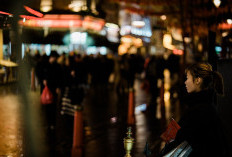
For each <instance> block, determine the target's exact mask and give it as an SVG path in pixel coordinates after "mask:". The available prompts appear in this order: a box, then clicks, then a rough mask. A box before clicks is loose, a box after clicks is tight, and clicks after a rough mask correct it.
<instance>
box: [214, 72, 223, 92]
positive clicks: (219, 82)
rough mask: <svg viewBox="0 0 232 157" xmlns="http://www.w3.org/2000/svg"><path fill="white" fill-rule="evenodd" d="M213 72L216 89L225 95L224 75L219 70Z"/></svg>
mask: <svg viewBox="0 0 232 157" xmlns="http://www.w3.org/2000/svg"><path fill="white" fill-rule="evenodd" d="M212 73H213V86H214V89H215V90H216V92H217V93H218V94H221V95H223V94H224V83H223V78H222V75H221V74H220V73H219V72H217V71H214V72H212Z"/></svg>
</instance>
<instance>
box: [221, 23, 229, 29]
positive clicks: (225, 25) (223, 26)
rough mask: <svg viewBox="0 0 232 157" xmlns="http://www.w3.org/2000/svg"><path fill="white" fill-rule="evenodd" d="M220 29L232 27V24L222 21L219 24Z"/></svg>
mask: <svg viewBox="0 0 232 157" xmlns="http://www.w3.org/2000/svg"><path fill="white" fill-rule="evenodd" d="M218 28H219V29H232V24H228V23H221V24H219V25H218Z"/></svg>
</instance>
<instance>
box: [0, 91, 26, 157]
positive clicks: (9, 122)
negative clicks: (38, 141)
mask: <svg viewBox="0 0 232 157" xmlns="http://www.w3.org/2000/svg"><path fill="white" fill-rule="evenodd" d="M19 106H20V105H19V100H18V97H17V96H15V95H7V96H6V95H4V96H0V113H1V114H0V119H1V123H0V141H1V142H0V155H6V156H12V157H18V156H21V153H22V132H21V129H20V125H21V122H22V118H21V117H20V108H19Z"/></svg>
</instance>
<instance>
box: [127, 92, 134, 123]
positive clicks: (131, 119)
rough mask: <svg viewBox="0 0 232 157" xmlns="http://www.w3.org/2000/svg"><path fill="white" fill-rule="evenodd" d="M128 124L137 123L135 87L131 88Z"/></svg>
mask: <svg viewBox="0 0 232 157" xmlns="http://www.w3.org/2000/svg"><path fill="white" fill-rule="evenodd" d="M127 124H128V125H134V124H135V103H134V89H133V88H130V89H129V99H128V117H127Z"/></svg>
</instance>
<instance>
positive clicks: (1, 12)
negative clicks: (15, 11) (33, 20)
mask: <svg viewBox="0 0 232 157" xmlns="http://www.w3.org/2000/svg"><path fill="white" fill-rule="evenodd" d="M0 14H4V15H12V14H10V13H7V12H4V11H0Z"/></svg>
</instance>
